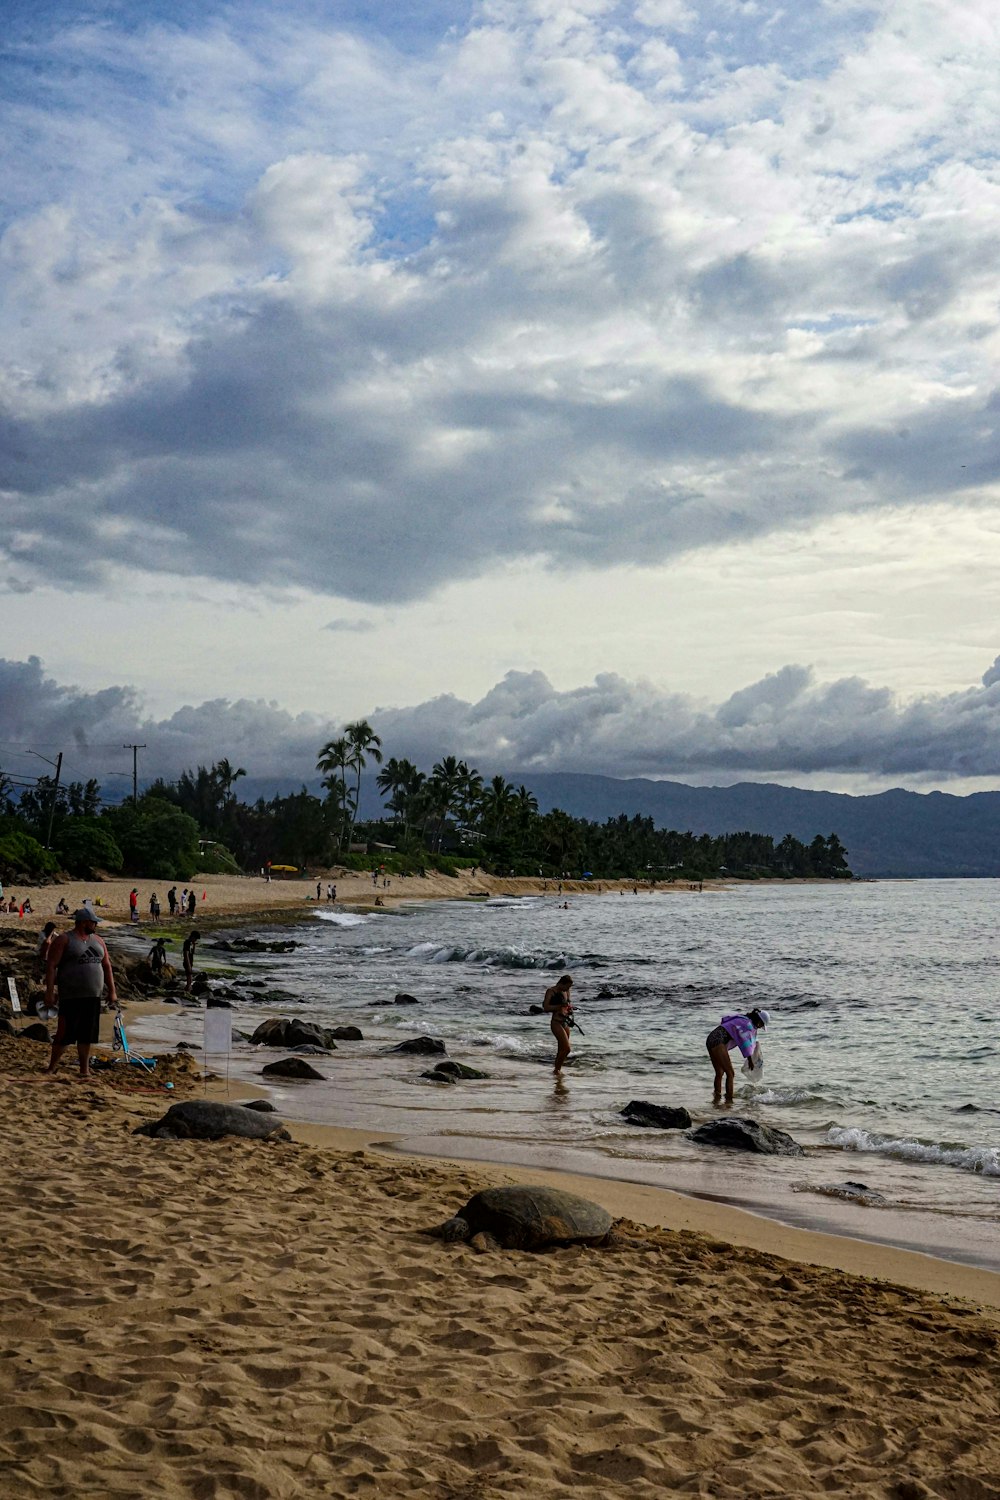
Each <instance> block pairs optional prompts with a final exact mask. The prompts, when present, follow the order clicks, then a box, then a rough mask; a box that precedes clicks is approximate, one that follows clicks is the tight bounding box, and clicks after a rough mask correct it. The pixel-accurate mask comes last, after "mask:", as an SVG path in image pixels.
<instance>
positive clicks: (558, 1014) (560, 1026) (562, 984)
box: [542, 974, 573, 1073]
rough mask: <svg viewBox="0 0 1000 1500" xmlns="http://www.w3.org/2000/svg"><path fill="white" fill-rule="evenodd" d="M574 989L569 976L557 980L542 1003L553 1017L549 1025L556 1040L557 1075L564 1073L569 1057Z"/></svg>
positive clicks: (544, 1008) (546, 992)
mask: <svg viewBox="0 0 1000 1500" xmlns="http://www.w3.org/2000/svg"><path fill="white" fill-rule="evenodd" d="M572 988H573V981H572V979H571V978H570V976H569V975H568V974H564V975H563V977H562V978H561V979H557V980H556V982H555V984H554V985H552V986H551V987H550V988H549V989H547V990H546V991H545V998H544V1000H543V1001H542V1009H543V1010H544V1011H546V1012H547V1014H548V1015H549V1016H550V1017H551V1020H550V1021H549V1025H550V1027H551V1030H552V1035H553V1036H554V1037H555V1039H556V1060H555V1069H554V1071H555V1072H556V1073H559V1072H561V1071H562V1065H563V1063H564V1062H565V1061H566V1059H567V1057H569V1028H570V1026H571V1024H572V1022H571V1020H570V1017H571V1016H572V1014H573V1005H572V1002H571V1000H570V998H569V992H570V990H571V989H572Z"/></svg>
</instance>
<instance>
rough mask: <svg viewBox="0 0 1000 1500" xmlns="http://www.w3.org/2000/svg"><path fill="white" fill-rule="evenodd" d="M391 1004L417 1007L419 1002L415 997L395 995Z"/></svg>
mask: <svg viewBox="0 0 1000 1500" xmlns="http://www.w3.org/2000/svg"><path fill="white" fill-rule="evenodd" d="M392 1003H393V1005H419V1004H420V1001H419V1000H418V999H417V997H416V995H397V996H396V997H395V999H394V1000H393V1002H392Z"/></svg>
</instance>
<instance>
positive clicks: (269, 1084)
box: [135, 1006, 1000, 1307]
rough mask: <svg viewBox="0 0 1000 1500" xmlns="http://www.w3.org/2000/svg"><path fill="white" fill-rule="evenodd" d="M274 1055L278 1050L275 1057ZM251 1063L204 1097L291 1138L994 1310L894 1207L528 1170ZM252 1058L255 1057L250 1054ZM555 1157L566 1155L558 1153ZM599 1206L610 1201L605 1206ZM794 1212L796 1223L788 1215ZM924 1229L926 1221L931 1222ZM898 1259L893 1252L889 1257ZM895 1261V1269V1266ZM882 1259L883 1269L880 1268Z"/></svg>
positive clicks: (968, 1274) (160, 1031)
mask: <svg viewBox="0 0 1000 1500" xmlns="http://www.w3.org/2000/svg"><path fill="white" fill-rule="evenodd" d="M272 1008H273V1007H272ZM183 1014H185V1013H184V1012H180V1013H178V1011H177V1009H176V1007H173V1006H154V1007H143V1010H142V1014H137V1015H136V1017H135V1019H136V1020H137V1021H142V1020H144V1019H148V1021H149V1022H151V1023H152V1031H153V1035H152V1037H151V1038H150V1039H148V1040H147V1036H148V1028H145V1027H142V1026H141V1025H140V1027H139V1029H138V1031H137V1035H138V1036H139V1037H140V1038H141V1040H142V1046H143V1048H144V1050H148V1051H150V1052H154V1051H155V1050H156V1049H157V1047H167V1048H169V1046H170V1045H171V1042H172V1041H173V1040H174V1035H175V1033H176V1030H177V1029H178V1028H175V1027H174V1026H168V1027H166V1028H164V1027H161V1026H159V1025H158V1024H157V1022H159V1021H161V1020H165V1019H169V1020H170V1021H177V1020H179V1019H180V1016H181V1015H183ZM187 1014H188V1016H189V1017H190V1018H191V1019H192V1020H194V1019H195V1018H196V1017H197V1015H198V1014H199V1013H198V1012H195V1011H190V1012H187ZM262 1019H263V1017H262ZM167 1033H170V1035H168V1034H167ZM279 1055H280V1053H278V1052H276V1053H275V1054H274V1056H279ZM196 1056H197V1054H196ZM267 1060H271V1057H270V1054H268V1056H267V1057H265V1056H264V1055H263V1054H261V1056H260V1058H259V1062H260V1063H263V1062H264V1061H267ZM250 1061H251V1059H249V1058H240V1059H239V1060H238V1062H237V1070H236V1071H235V1072H234V1073H233V1074H232V1076H231V1077H230V1078H229V1079H228V1080H227V1081H225V1082H224V1081H223V1080H221V1079H220V1080H218V1081H217V1082H214V1083H213V1084H211V1085H210V1086H209V1089H208V1094H209V1097H213V1098H220V1099H226V1098H231V1099H236V1100H238V1099H240V1098H252V1097H261V1096H264V1097H268V1098H270V1099H271V1101H272V1102H273V1103H274V1104H275V1106H276V1109H277V1110H278V1112H279V1114H280V1116H281V1118H282V1119H283V1120H284V1123H285V1125H286V1126H287V1128H288V1129H289V1130H291V1131H292V1133H293V1136H294V1138H295V1139H297V1140H298V1139H302V1140H306V1141H311V1142H313V1143H316V1144H319V1143H328V1144H331V1143H332V1144H338V1143H340V1142H342V1141H349V1142H351V1143H353V1144H354V1145H355V1146H364V1147H365V1148H367V1149H371V1150H377V1151H379V1152H383V1153H385V1154H387V1155H390V1156H392V1157H393V1158H394V1159H395V1158H398V1159H400V1160H410V1161H419V1162H425V1163H430V1162H433V1163H436V1164H439V1165H441V1164H452V1165H457V1166H460V1167H461V1168H462V1169H463V1170H464V1171H467V1172H471V1171H474V1172H477V1173H479V1174H481V1175H482V1176H483V1178H484V1180H485V1179H488V1180H489V1181H490V1182H492V1181H494V1180H517V1181H523V1182H528V1181H534V1180H538V1181H542V1180H549V1181H553V1182H554V1181H556V1180H563V1181H564V1182H568V1181H572V1182H575V1183H576V1184H578V1186H577V1187H576V1188H571V1189H570V1190H571V1191H578V1192H580V1193H582V1194H583V1196H586V1197H592V1198H594V1199H595V1200H596V1201H599V1202H602V1203H605V1200H610V1199H614V1200H616V1201H620V1202H622V1203H625V1201H626V1200H628V1202H629V1206H628V1207H627V1208H622V1209H620V1210H619V1212H622V1213H626V1214H627V1216H628V1217H630V1218H635V1219H640V1220H642V1221H643V1222H651V1223H654V1224H662V1225H664V1227H670V1228H678V1227H680V1228H690V1229H693V1230H695V1231H696V1232H700V1233H707V1234H710V1235H712V1236H713V1237H715V1238H718V1239H720V1240H725V1241H727V1242H729V1243H732V1244H733V1245H738V1246H744V1247H749V1248H753V1249H757V1250H760V1251H762V1252H764V1253H768V1254H774V1255H780V1256H787V1257H788V1258H790V1259H793V1260H801V1261H803V1262H805V1263H808V1264H814V1265H817V1266H825V1267H828V1268H836V1269H840V1270H843V1271H846V1272H850V1273H851V1274H855V1275H870V1276H881V1277H883V1278H888V1279H892V1280H899V1281H901V1282H903V1283H904V1284H906V1285H911V1286H914V1287H919V1288H922V1289H924V1290H927V1291H932V1292H934V1293H935V1294H937V1295H946V1294H947V1293H948V1292H949V1291H950V1292H951V1293H953V1294H954V1295H958V1296H962V1297H968V1298H971V1299H972V1300H976V1299H978V1300H981V1301H983V1302H985V1303H988V1304H989V1305H990V1306H995V1307H1000V1270H997V1269H994V1268H992V1267H991V1266H990V1265H988V1264H983V1263H982V1262H981V1261H980V1260H978V1259H977V1258H976V1257H975V1254H974V1252H972V1251H969V1252H967V1253H965V1254H964V1256H963V1258H960V1259H959V1258H955V1257H954V1255H949V1254H948V1253H947V1247H946V1246H944V1245H941V1246H940V1247H938V1246H937V1245H935V1246H933V1247H931V1248H928V1247H926V1246H924V1245H921V1244H919V1243H915V1242H914V1239H913V1234H912V1230H910V1232H907V1231H908V1224H907V1219H906V1216H905V1214H903V1213H902V1212H895V1213H893V1215H892V1217H891V1219H887V1221H886V1226H885V1232H884V1233H878V1232H877V1225H876V1224H872V1225H871V1226H869V1225H867V1224H866V1223H864V1218H865V1216H866V1215H869V1214H872V1213H877V1212H879V1211H878V1210H870V1209H864V1208H858V1207H856V1206H854V1205H849V1204H845V1205H839V1206H840V1209H841V1212H842V1213H843V1214H845V1215H851V1216H852V1218H851V1219H849V1220H847V1221H842V1223H841V1224H839V1225H838V1224H834V1223H832V1222H831V1214H830V1211H829V1209H828V1208H823V1207H820V1206H814V1205H812V1204H811V1200H808V1199H806V1198H804V1197H803V1198H802V1200H801V1201H800V1200H792V1199H789V1198H788V1195H787V1194H785V1195H782V1193H781V1191H780V1189H779V1188H778V1187H775V1189H774V1196H773V1197H771V1198H768V1199H761V1200H760V1201H757V1202H750V1201H747V1200H746V1199H739V1198H737V1197H736V1195H735V1192H733V1193H729V1192H723V1193H708V1192H706V1191H699V1190H697V1189H691V1190H688V1189H687V1188H686V1187H685V1186H684V1185H683V1184H677V1183H676V1182H674V1183H664V1182H655V1181H651V1180H643V1178H642V1177H640V1176H637V1175H634V1174H635V1173H637V1172H640V1171H641V1170H642V1164H641V1163H640V1162H638V1161H634V1162H626V1161H624V1160H622V1161H621V1162H620V1163H618V1164H617V1165H619V1166H620V1168H622V1169H625V1171H626V1172H627V1173H628V1175H623V1173H622V1171H620V1170H619V1171H615V1172H611V1171H604V1170H600V1168H599V1166H598V1164H596V1163H594V1162H593V1161H589V1162H588V1161H587V1160H586V1157H587V1153H586V1151H584V1150H581V1151H580V1152H579V1153H577V1154H578V1155H579V1157H580V1158H582V1160H581V1162H580V1163H579V1164H568V1165H562V1166H558V1167H552V1166H548V1167H544V1168H537V1169H536V1168H535V1167H534V1165H533V1164H532V1162H531V1160H530V1158H529V1154H528V1151H527V1148H526V1147H525V1146H524V1145H523V1144H518V1143H516V1142H512V1141H509V1140H507V1139H501V1138H499V1137H493V1136H487V1135H478V1136H474V1137H469V1138H468V1145H469V1148H470V1149H469V1150H468V1152H467V1153H463V1151H462V1149H461V1147H459V1146H457V1145H455V1144H453V1139H454V1138H450V1137H445V1136H441V1135H436V1134H435V1133H434V1132H428V1133H427V1135H426V1137H425V1138H424V1139H423V1140H422V1139H421V1137H419V1136H418V1135H417V1134H415V1132H414V1131H412V1130H410V1131H407V1130H403V1129H399V1130H393V1129H391V1128H390V1129H387V1128H386V1127H385V1126H379V1127H365V1126H359V1125H354V1124H350V1123H339V1122H337V1123H335V1122H331V1121H330V1120H329V1119H326V1120H324V1119H320V1118H317V1117H316V1116H315V1115H313V1117H312V1118H310V1117H309V1115H308V1114H305V1115H303V1116H300V1115H299V1114H298V1111H299V1110H300V1109H304V1110H306V1111H308V1110H309V1107H310V1106H309V1097H310V1096H309V1092H308V1086H307V1085H298V1086H296V1085H295V1084H294V1083H292V1084H288V1083H286V1082H285V1081H283V1080H274V1081H272V1080H269V1079H266V1078H258V1077H257V1075H256V1073H255V1074H254V1076H252V1077H251V1076H247V1067H248V1064H249V1063H250ZM253 1061H254V1062H255V1063H256V1062H257V1061H258V1059H253ZM214 1066H218V1064H214ZM313 1107H314V1108H315V1105H314V1106H313ZM289 1111H291V1112H289ZM475 1148H479V1149H478V1150H477V1149H475ZM562 1154H563V1155H564V1156H566V1155H567V1153H565V1152H563V1153H562ZM725 1156H726V1153H720V1157H725ZM712 1165H713V1170H716V1169H722V1170H723V1171H725V1169H727V1168H729V1169H730V1170H731V1171H732V1172H733V1173H736V1172H737V1171H738V1170H739V1163H738V1162H736V1161H734V1162H732V1163H729V1162H727V1161H720V1163H713V1164H712ZM581 1185H582V1186H581ZM633 1199H634V1201H633ZM793 1203H794V1205H795V1207H794V1208H793V1207H792V1204H793ZM650 1205H652V1206H653V1207H655V1212H656V1217H655V1218H654V1219H652V1220H646V1219H643V1212H642V1206H650ZM605 1206H608V1204H607V1203H605ZM795 1219H798V1220H799V1222H794V1220H795ZM810 1221H812V1222H810ZM931 1227H934V1224H933V1220H932V1226H931ZM897 1258H901V1259H899V1260H898V1262H897ZM897 1263H898V1267H900V1268H902V1269H897ZM880 1266H881V1267H882V1269H878V1268H879V1267H880ZM960 1286H961V1287H967V1288H968V1290H963V1291H959V1290H958V1288H959V1287H960Z"/></svg>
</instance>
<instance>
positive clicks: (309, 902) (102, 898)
mask: <svg viewBox="0 0 1000 1500" xmlns="http://www.w3.org/2000/svg"><path fill="white" fill-rule="evenodd" d="M317 879H318V880H319V882H320V888H321V894H320V897H319V898H318V899H317V896H316V881H317ZM331 883H335V884H336V887H337V903H338V905H340V906H350V907H352V908H359V909H362V910H367V909H369V908H371V907H373V906H374V905H375V901H376V898H378V900H379V902H380V904H381V905H383V906H385V907H391V906H398V905H399V904H400V903H401V902H405V901H446V900H456V899H461V898H462V897H466V898H468V897H472V896H530V895H538V894H539V893H544V894H547V895H551V896H552V897H553V898H555V895H556V890H557V884H558V882H554V881H551V880H548V881H544V880H538V879H529V878H527V877H523V876H519V877H511V878H510V879H507V878H504V877H501V876H497V875H484V874H483V873H482V871H481V870H477V871H476V872H475V873H473V872H472V871H471V870H461V871H459V873H458V874H457V875H442V874H439V873H437V872H436V871H428V873H427V874H426V875H393V876H390V877H389V884H388V886H387V887H386V886H385V885H384V884H383V883H382V882H381V881H380V883H379V884H378V885H377V886H376V885H374V884H373V882H372V877H371V875H366V874H365V873H364V872H363V871H357V870H348V871H344V869H343V867H338V868H334V869H333V870H331V871H330V872H328V873H324V874H323V875H322V876H319V877H315V878H313V879H310V880H300V879H298V878H294V879H288V880H285V879H279V878H277V877H275V879H273V880H271V881H270V882H267V881H264V880H262V879H261V878H260V877H259V876H250V875H196V876H195V877H194V879H193V880H192V881H190V882H189V885H190V888H191V889H192V890H193V891H194V893H195V901H196V907H195V911H196V917H197V920H198V921H205V922H217V921H218V920H219V919H221V918H225V917H232V918H235V919H238V920H241V921H250V920H252V919H254V918H258V919H260V920H264V919H265V918H268V917H272V918H277V917H287V916H294V915H295V914H296V913H297V912H303V911H306V910H311V909H312V908H314V907H316V906H326V905H327V900H326V888H327V885H328V884H331ZM171 885H176V886H177V891H178V896H179V895H180V892H181V890H182V888H183V887H184V882H183V881H180V880H178V881H169V880H161V881H156V880H126V879H114V880H101V881H93V880H92V881H85V880H72V881H66V882H64V883H62V884H60V885H45V886H32V887H30V888H29V887H24V888H21V887H18V886H16V885H11V884H10V883H9V882H8V885H7V887H6V890H5V894H6V895H7V896H8V897H10V896H14V897H15V898H17V899H18V900H20V899H22V898H23V897H24V896H26V895H27V896H29V897H30V898H31V906H32V912H31V916H30V917H26V918H23V919H22V918H20V917H18V915H17V913H16V912H13V913H0V932H2V931H3V930H4V929H5V928H14V929H16V928H17V927H18V926H19V925H24V924H26V923H35V922H36V921H37V920H38V919H39V918H40V919H41V921H46V920H47V919H49V918H50V917H54V916H55V908H56V905H57V903H58V901H59V899H60V897H62V899H63V900H65V902H66V904H67V906H68V907H69V909H70V911H73V910H74V908H75V907H77V906H79V905H81V903H82V902H83V901H85V900H90V901H92V902H93V903H94V907H95V910H96V911H97V913H98V915H99V916H100V917H101V919H102V921H105V922H107V923H108V924H109V925H111V924H116V923H121V922H125V923H127V922H128V920H129V899H128V898H129V892H130V891H131V889H132V887H133V886H135V887H136V888H137V889H138V892H139V915H140V918H141V919H142V921H143V922H144V923H149V921H150V917H149V898H150V896H151V895H152V894H153V892H154V891H155V892H156V893H157V894H158V896H159V900H160V906H161V908H162V911H161V916H160V920H161V922H162V921H165V920H167V917H168V913H167V891H168V889H169V888H170V886H171ZM562 885H563V891H564V894H565V895H566V896H580V895H588V894H594V893H595V892H597V891H599V890H604V891H609V890H617V889H627V890H631V889H632V886H631V883H630V882H620V881H619V882H614V881H590V880H567V881H564V882H562ZM710 888H713V889H721V888H722V883H721V882H718V881H716V882H711V881H706V882H705V890H706V891H707V890H709V889H710ZM644 889H648V887H644ZM656 889H657V891H659V892H667V893H679V892H686V891H687V890H688V886H687V884H686V883H685V882H679V883H677V884H674V885H671V884H669V883H660V884H659V885H658V886H657V887H656ZM32 930H34V928H32Z"/></svg>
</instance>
